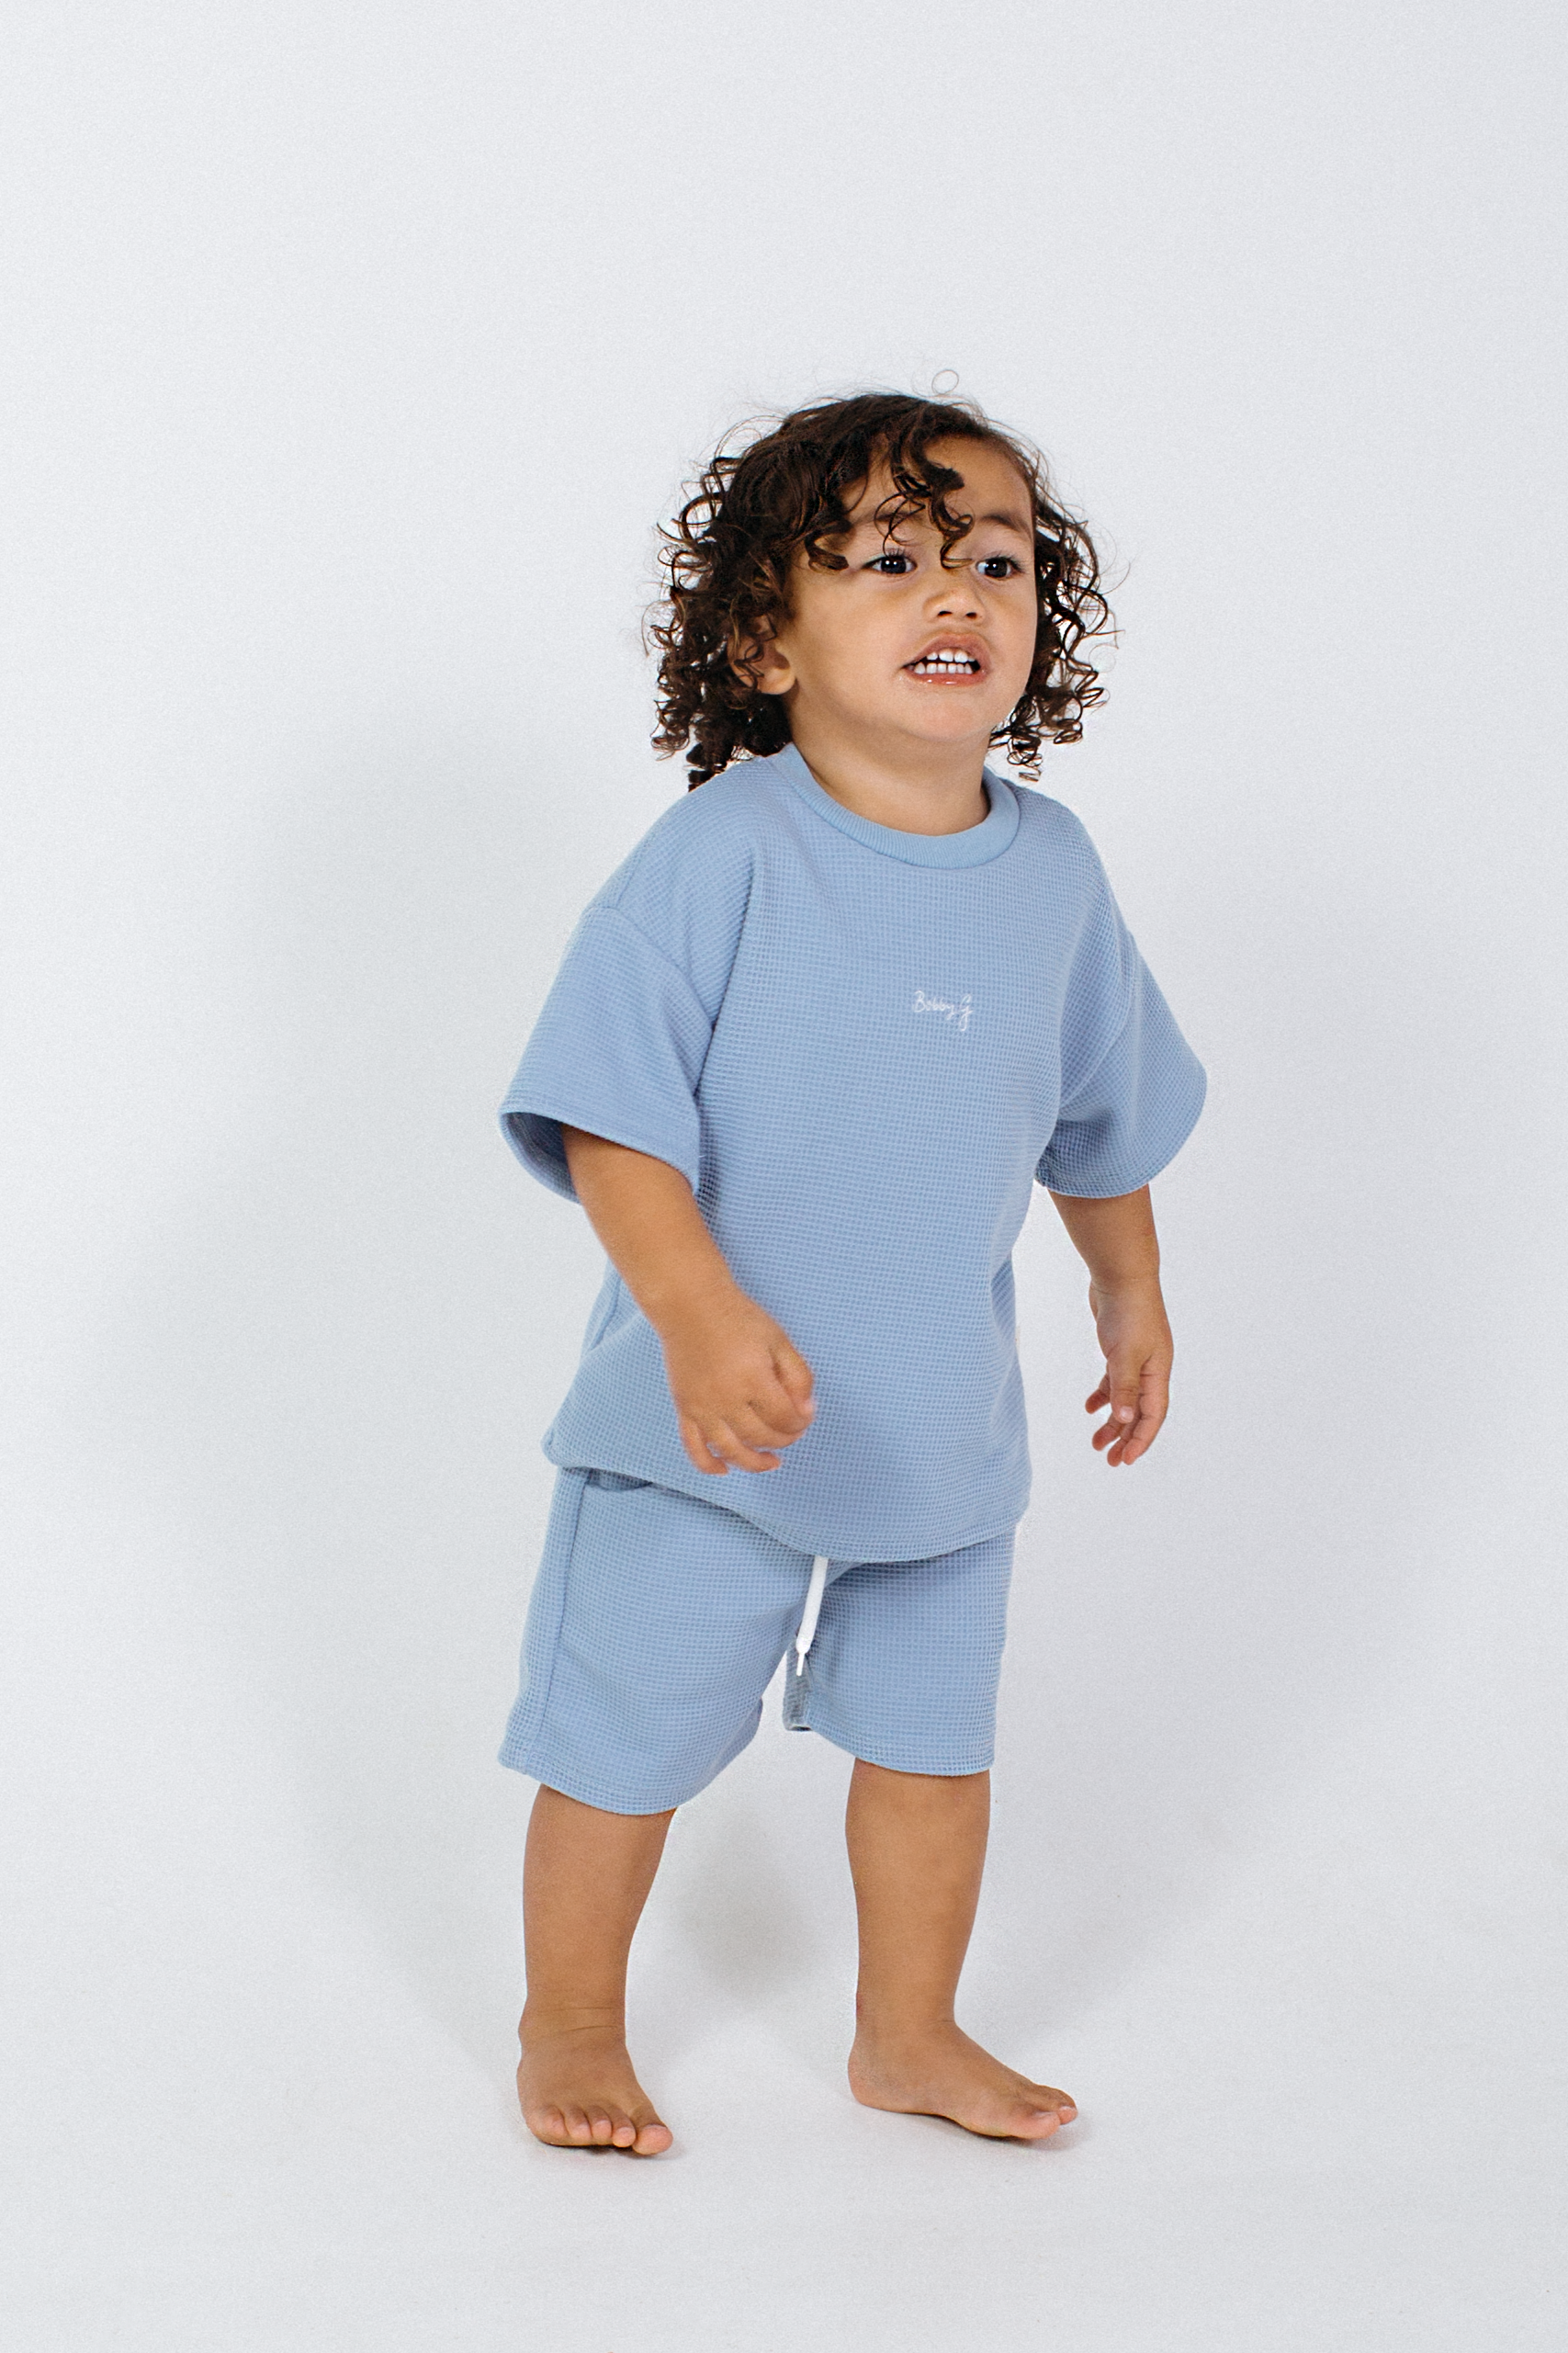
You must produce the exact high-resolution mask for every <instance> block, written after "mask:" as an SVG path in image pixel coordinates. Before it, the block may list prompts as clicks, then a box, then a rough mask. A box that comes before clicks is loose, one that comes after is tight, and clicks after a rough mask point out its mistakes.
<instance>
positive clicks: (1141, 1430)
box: [1122, 1390, 1170, 1463]
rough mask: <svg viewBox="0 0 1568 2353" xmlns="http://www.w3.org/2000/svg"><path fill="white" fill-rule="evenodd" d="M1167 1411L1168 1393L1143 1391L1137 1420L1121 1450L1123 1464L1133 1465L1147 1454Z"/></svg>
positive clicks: (1168, 1403)
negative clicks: (1142, 1455) (1140, 1456)
mask: <svg viewBox="0 0 1568 2353" xmlns="http://www.w3.org/2000/svg"><path fill="white" fill-rule="evenodd" d="M1169 1409H1170V1400H1169V1396H1168V1392H1165V1391H1159V1390H1156V1391H1154V1392H1152V1393H1151V1392H1148V1391H1145V1396H1144V1398H1143V1402H1142V1403H1141V1405H1140V1406H1139V1408H1138V1418H1137V1420H1136V1421H1135V1422H1134V1424H1133V1427H1132V1430H1131V1431H1130V1432H1129V1433H1128V1436H1127V1439H1126V1441H1125V1442H1124V1444H1123V1445H1122V1461H1123V1462H1124V1463H1135V1462H1136V1461H1137V1459H1138V1457H1139V1455H1140V1454H1147V1453H1148V1451H1149V1448H1150V1447H1151V1446H1152V1445H1153V1444H1154V1442H1155V1440H1156V1438H1157V1437H1158V1435H1159V1433H1160V1430H1161V1428H1162V1427H1163V1425H1164V1422H1165V1418H1166V1415H1167V1413H1168V1411H1169Z"/></svg>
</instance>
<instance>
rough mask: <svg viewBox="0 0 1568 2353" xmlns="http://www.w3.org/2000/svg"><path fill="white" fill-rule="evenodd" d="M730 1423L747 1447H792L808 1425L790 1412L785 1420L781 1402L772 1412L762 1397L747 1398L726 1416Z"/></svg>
mask: <svg viewBox="0 0 1568 2353" xmlns="http://www.w3.org/2000/svg"><path fill="white" fill-rule="evenodd" d="M729 1426H730V1428H731V1430H733V1431H734V1432H735V1434H736V1436H737V1437H738V1438H743V1439H744V1440H745V1442H746V1443H747V1445H748V1446H761V1447H766V1448H771V1447H774V1446H793V1445H794V1443H795V1440H796V1439H797V1438H798V1437H799V1436H800V1434H801V1432H802V1431H805V1430H807V1429H808V1428H809V1426H810V1425H809V1424H808V1423H807V1422H806V1421H804V1420H800V1419H799V1418H798V1417H797V1416H795V1415H794V1414H791V1415H789V1416H788V1418H787V1420H786V1418H785V1413H784V1407H783V1405H782V1404H780V1405H779V1406H777V1407H775V1408H773V1411H772V1412H770V1411H769V1409H768V1408H767V1406H766V1405H765V1404H764V1403H763V1401H762V1400H761V1398H758V1397H748V1398H747V1400H746V1402H745V1404H744V1405H743V1406H740V1407H739V1408H738V1409H737V1410H736V1411H735V1412H734V1413H732V1414H731V1415H730V1417H729Z"/></svg>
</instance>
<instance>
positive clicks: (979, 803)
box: [790, 710, 990, 833]
mask: <svg viewBox="0 0 1568 2353" xmlns="http://www.w3.org/2000/svg"><path fill="white" fill-rule="evenodd" d="M790 731H791V736H792V739H793V741H794V743H795V750H796V751H797V752H799V754H800V756H801V758H802V759H803V760H804V761H805V763H806V764H807V767H808V768H809V769H810V771H811V773H812V775H814V776H815V777H816V779H817V782H818V784H819V785H820V786H821V787H822V789H823V791H824V792H825V793H830V794H831V795H832V797H833V798H834V799H835V800H836V801H841V802H842V804H843V806H844V807H845V808H846V809H852V810H853V811H854V813H855V815H856V816H857V817H863V818H866V819H868V820H870V822H871V823H872V824H873V825H887V826H891V827H892V828H893V829H894V830H895V831H897V832H899V833H967V832H968V831H970V829H971V827H973V826H976V825H983V824H984V823H985V821H986V816H987V810H988V809H989V806H990V804H989V802H988V801H987V798H986V787H985V785H984V783H983V782H982V771H983V770H984V768H985V764H986V751H987V745H986V744H985V743H979V744H951V743H942V744H936V743H913V744H909V743H900V742H897V741H894V742H889V741H888V739H887V736H886V731H880V732H878V733H877V734H876V735H875V736H874V737H872V738H871V739H870V740H869V741H859V740H857V739H855V738H854V737H852V736H851V735H848V734H847V733H845V732H844V731H843V730H840V729H837V728H823V727H821V726H820V725H813V724H812V723H811V722H810V721H809V720H805V721H804V723H803V715H802V714H801V713H800V712H799V711H798V710H794V711H792V712H791V714H790Z"/></svg>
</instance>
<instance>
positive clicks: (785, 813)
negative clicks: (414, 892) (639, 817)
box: [502, 745, 1204, 1561]
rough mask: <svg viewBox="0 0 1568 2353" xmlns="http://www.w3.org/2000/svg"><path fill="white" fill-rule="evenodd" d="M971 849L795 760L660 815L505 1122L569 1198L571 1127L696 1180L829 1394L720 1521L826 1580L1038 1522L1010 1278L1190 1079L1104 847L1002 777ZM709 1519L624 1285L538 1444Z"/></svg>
mask: <svg viewBox="0 0 1568 2353" xmlns="http://www.w3.org/2000/svg"><path fill="white" fill-rule="evenodd" d="M986 786H987V796H988V798H989V802H990V809H989V814H988V815H987V818H986V820H985V821H984V823H982V824H980V825H977V826H975V827H973V828H972V829H971V830H969V831H966V832H962V833H949V834H936V835H932V834H921V833H904V832H899V831H894V830H893V829H892V828H890V827H887V826H883V825H874V824H873V823H871V822H870V820H867V819H865V818H862V817H858V816H856V815H855V814H854V813H853V812H852V810H849V809H845V808H843V807H842V806H841V804H840V803H839V802H838V801H836V800H834V799H833V798H831V797H830V795H829V794H828V793H826V792H824V791H823V789H822V788H821V786H819V785H818V783H817V781H816V779H815V778H814V777H813V776H812V775H811V772H810V770H809V769H808V768H807V765H806V763H805V761H804V760H803V759H802V758H801V756H800V754H799V753H798V752H796V751H795V748H794V747H793V745H792V746H789V747H787V748H786V749H785V750H784V751H783V752H778V753H775V754H774V755H773V757H772V758H771V759H766V760H749V761H746V762H743V763H741V764H739V765H738V766H736V767H734V768H731V769H728V770H727V771H726V773H725V774H724V775H721V776H717V777H715V778H714V779H713V780H712V781H711V782H709V783H708V784H705V785H704V786H701V787H700V789H699V790H697V791H696V792H694V793H691V794H688V795H687V796H686V797H685V798H683V799H682V800H681V801H679V802H677V803H676V804H675V806H674V807H673V808H671V809H667V810H666V811H665V813H664V815H663V816H662V817H660V819H659V820H658V821H657V822H656V823H655V824H654V825H653V826H652V827H651V828H650V830H649V832H648V833H647V834H646V835H645V836H644V838H643V840H642V841H641V843H639V844H638V845H637V848H636V849H635V850H634V851H633V852H632V854H631V855H630V856H629V857H628V858H627V859H626V861H625V863H624V864H623V865H621V866H620V867H619V868H617V870H616V872H615V874H614V875H612V876H611V877H610V879H609V881H608V882H607V883H606V884H605V885H604V888H603V889H602V890H601V891H600V892H599V893H598V895H597V897H596V898H595V899H593V900H592V904H591V905H590V906H589V908H588V909H587V911H586V912H585V913H584V915H583V917H582V919H581V922H580V923H579V924H578V927H577V930H576V932H575V933H573V936H572V938H571V941H570V945H569V946H568V948H567V952H566V956H565V957H564V959H563V961H562V964H561V967H560V971H559V973H558V977H557V979H556V981H555V985H554V987H553V988H552V989H551V990H550V993H549V996H548V998H547V1001H546V1003H545V1006H544V1009H543V1011H542V1012H541V1014H540V1016H539V1020H538V1023H537V1025H536V1028H535V1031H534V1034H533V1036H532V1037H531V1039H530V1040H529V1043H528V1046H527V1049H526V1051H525V1054H524V1057H523V1060H522V1064H521V1067H520V1068H519V1069H518V1072H517V1076H516V1078H515V1080H513V1085H512V1088H511V1091H510V1092H509V1093H508V1094H507V1097H506V1100H505V1103H503V1105H502V1125H503V1127H504V1129H505V1132H506V1135H507V1137H508V1139H509V1140H510V1142H511V1143H512V1145H513V1148H514V1149H515V1150H516V1152H517V1153H518V1155H519V1157H520V1158H521V1159H522V1160H523V1162H524V1164H525V1166H526V1167H527V1168H529V1169H530V1170H531V1171H533V1173H534V1174H535V1175H536V1176H538V1177H540V1178H541V1179H542V1180H543V1181H544V1182H545V1183H547V1185H550V1186H552V1187H553V1188H554V1189H555V1190H556V1191H557V1192H558V1193H565V1194H566V1195H567V1196H568V1197H569V1198H570V1197H572V1185H571V1179H570V1173H569V1171H568V1169H567V1165H566V1158H565V1152H564V1149H563V1146H562V1141H561V1126H562V1124H563V1123H564V1124H566V1125H568V1126H574V1127H581V1128H584V1129H586V1130H588V1131H589V1132H590V1133H592V1134H594V1135H598V1136H604V1137H609V1138H610V1139H611V1140H612V1141H613V1142H615V1143H619V1144H626V1145H629V1146H631V1147H632V1148H634V1149H635V1150H637V1151H640V1152H647V1153H650V1154H652V1155H653V1157H654V1158H655V1159H658V1160H666V1161H668V1162H669V1163H670V1164H671V1166H672V1167H674V1168H677V1169H679V1170H680V1171H682V1174H683V1175H684V1176H686V1178H687V1179H688V1180H689V1181H690V1182H691V1185H692V1187H693V1190H694V1193H695V1194H696V1198H697V1201H698V1204H699V1205H700V1206H701V1208H702V1211H703V1214H704V1216H705V1218H706V1220H707V1223H708V1226H709V1228H710V1230H711V1231H712V1233H713V1235H714V1238H715V1239H716V1242H717V1243H718V1246H719V1248H720V1250H722V1251H723V1253H724V1255H725V1258H726V1259H727V1261H728V1264H729V1266H730V1269H731V1271H732V1273H734V1275H735V1278H736V1281H737V1282H738V1283H739V1284H740V1285H741V1287H742V1288H743V1289H744V1290H746V1291H747V1292H749V1293H750V1295H751V1296H752V1297H753V1298H755V1299H757V1300H758V1301H760V1302H761V1305H762V1306H763V1307H765V1308H766V1309H767V1311H768V1313H769V1314H770V1315H772V1316H773V1317H774V1318H776V1320H777V1321H778V1322H779V1323H780V1324H781V1325H782V1326H783V1327H784V1330H785V1331H786V1332H788V1334H789V1336H790V1338H791V1340H792V1341H794V1343H795V1346H796V1348H798V1349H799V1351H800V1352H801V1354H802V1355H803V1356H804V1357H805V1358H806V1360H807V1363H808V1364H809V1365H810V1366H811V1368H812V1372H813V1374H814V1375H815V1379H816V1385H817V1386H816V1404H817V1411H816V1419H815V1420H814V1421H813V1422H812V1425H811V1427H810V1429H809V1430H808V1431H807V1432H806V1434H805V1436H804V1437H802V1438H800V1439H798V1440H796V1442H795V1444H794V1445H793V1446H791V1447H789V1448H788V1449H787V1450H786V1451H785V1453H784V1458H783V1460H782V1462H781V1464H780V1465H779V1467H778V1468H777V1469H776V1470H773V1471H757V1472H750V1471H737V1470H731V1471H730V1472H729V1473H728V1476H726V1477H725V1478H724V1480H723V1488H724V1506H725V1509H726V1510H730V1511H735V1512H739V1514H740V1515H741V1516H742V1517H743V1518H745V1519H747V1520H750V1522H753V1524H754V1525H755V1526H757V1527H759V1528H761V1529H762V1530H764V1531H766V1532H767V1533H769V1534H771V1535H773V1536H775V1537H777V1538H778V1539H779V1540H780V1541H781V1542H782V1543H784V1544H788V1545H791V1546H793V1547H795V1549H797V1550H799V1551H801V1552H804V1553H807V1554H817V1553H824V1554H828V1555H831V1556H832V1557H833V1558H835V1559H840V1558H844V1559H854V1560H858V1561H874V1560H883V1561H893V1560H897V1561H907V1560H913V1559H923V1558H928V1557H931V1556H932V1555H937V1554H940V1553H947V1552H951V1551H953V1550H955V1549H956V1548H958V1547H960V1546H963V1545H966V1544H975V1543H977V1542H979V1541H981V1540H982V1539H984V1538H987V1537H989V1536H992V1535H995V1534H997V1533H1000V1532H1001V1531H1003V1530H1004V1529H1008V1528H1011V1527H1013V1526H1014V1525H1015V1524H1016V1522H1018V1520H1019V1519H1020V1518H1021V1515H1022V1513H1023V1510H1024V1508H1025V1506H1026V1504H1027V1502H1028V1500H1029V1449H1028V1439H1027V1432H1026V1429H1025V1421H1024V1405H1023V1386H1022V1382H1021V1376H1020V1373H1019V1366H1018V1355H1017V1347H1016V1341H1015V1334H1014V1312H1013V1274H1012V1261H1011V1255H1010V1254H1011V1250H1012V1246H1013V1243H1014V1241H1015V1240H1016V1239H1017V1237H1018V1234H1019V1230H1020V1228H1021V1226H1022V1223H1023V1219H1024V1216H1025V1213H1026V1212H1027V1210H1028V1207H1029V1202H1030V1197H1031V1193H1030V1188H1031V1184H1032V1182H1033V1181H1034V1180H1036V1179H1038V1181H1039V1182H1041V1183H1042V1184H1044V1185H1048V1186H1049V1187H1050V1188H1051V1189H1052V1190H1053V1191H1054V1192H1056V1193H1077V1194H1086V1195H1100V1196H1103V1195H1111V1194H1116V1193H1134V1192H1136V1191H1137V1190H1138V1189H1139V1188H1140V1187H1141V1186H1142V1185H1145V1184H1146V1183H1147V1182H1148V1181H1149V1180H1150V1178H1151V1177H1153V1176H1155V1175H1156V1174H1157V1172H1158V1171H1160V1170H1161V1169H1163V1168H1164V1167H1165V1166H1166V1164H1167V1163H1168V1161H1169V1160H1171V1159H1172V1158H1173V1157H1174V1155H1175V1153H1176V1152H1177V1151H1178V1150H1179V1148H1180V1146H1181V1145H1182V1143H1183V1142H1184V1141H1185V1139H1186V1137H1187V1136H1188V1135H1189V1134H1190V1130H1191V1128H1192V1126H1193V1125H1194V1123H1195V1122H1196V1120H1197V1117H1198V1114H1199V1112H1200V1111H1201V1107H1202V1102H1203V1091H1204V1077H1203V1071H1202V1069H1201V1065H1200V1064H1199V1062H1198V1060H1197V1058H1196V1057H1195V1056H1194V1055H1193V1053H1192V1051H1191V1049H1190V1046H1188V1045H1187V1043H1186V1041H1185V1039H1184V1038H1183V1037H1182V1035H1181V1034H1180V1032H1179V1029H1178V1028H1177V1026H1176V1023H1175V1021H1174V1020H1173V1018H1172V1016H1171V1013H1170V1011H1169V1009H1168V1006H1167V1004H1166V1001H1165V999H1164V998H1163V997H1162V996H1161V994H1160V992H1159V990H1158V988H1157V987H1156V983H1155V981H1154V979H1153V977H1152V976H1151V974H1150V973H1149V971H1148V968H1147V967H1146V966H1145V963H1144V960H1143V958H1142V956H1140V955H1139V953H1138V949H1137V946H1136V945H1135V943H1134V939H1133V937H1132V934H1131V933H1130V932H1129V931H1128V930H1127V927H1126V925H1125V923H1124V922H1123V921H1122V915H1121V912H1120V911H1119V909H1118V908H1117V905H1116V901H1115V899H1113V897H1112V896H1111V888H1110V885H1109V883H1108V882H1107V880H1106V877H1105V872H1104V868H1103V867H1102V865H1100V858H1099V855H1098V854H1097V853H1096V851H1095V848H1094V845H1093V843H1091V842H1090V840H1089V835H1088V833H1087V832H1086V831H1085V830H1084V827H1083V826H1082V824H1081V823H1080V822H1079V820H1078V819H1077V818H1076V817H1075V816H1074V815H1073V814H1072V812H1071V811H1070V810H1069V809H1066V808H1064V807H1063V806H1062V804H1061V803H1060V802H1059V801H1055V800H1053V799H1051V798H1048V797H1047V796H1046V795H1045V794H1043V793H1036V792H1031V791H1028V790H1025V789H1023V788H1021V787H1020V786H1013V785H1010V784H1009V783H1008V782H1007V781H1006V780H1005V779H1003V778H1001V777H999V776H997V775H992V774H991V772H990V771H989V770H987V775H986ZM545 1451H546V1453H547V1454H548V1455H549V1457H550V1459H551V1460H552V1461H553V1462H555V1463H557V1464H558V1465H561V1466H563V1467H570V1468H597V1469H601V1470H608V1471H616V1472H620V1473H622V1474H623V1475H625V1476H630V1477H635V1478H643V1479H649V1480H651V1481H654V1482H656V1483H657V1484H658V1485H659V1486H661V1487H664V1488H673V1489H677V1490H680V1491H683V1492H685V1493H687V1494H689V1495H694V1496H702V1497H703V1498H704V1499H707V1498H709V1497H711V1496H712V1493H713V1488H714V1484H715V1483H714V1482H713V1481H712V1480H710V1479H709V1478H707V1477H705V1476H704V1474H703V1473H702V1472H701V1471H699V1470H697V1469H696V1467H695V1466H694V1464H693V1463H692V1462H691V1460H690V1459H689V1457H688V1456H687V1454H686V1452H685V1449H684V1447H683V1446H682V1443H681V1439H680V1433H679V1431H678V1429H677V1426H676V1419H675V1410H674V1407H673V1405H672V1403H671V1397H670V1392H669V1388H668V1386H667V1385H666V1382H665V1377H664V1364H663V1357H662V1353H661V1352H660V1344H659V1339H658V1335H657V1334H656V1333H655V1332H654V1330H653V1329H652V1327H651V1326H650V1325H649V1323H648V1321H647V1319H646V1318H645V1317H644V1316H643V1315H642V1313H641V1311H640V1310H639V1309H638V1307H637V1305H636V1303H635V1301H634V1300H633V1299H632V1297H631V1295H630V1294H629V1293H628V1291H627V1290H626V1285H625V1284H623V1283H622V1282H621V1280H620V1277H619V1276H618V1274H617V1273H615V1269H614V1267H611V1268H610V1269H609V1270H608V1272H607V1273H606V1276H605V1280H604V1288H603V1290H602V1291H601V1293H600V1295H599V1298H598V1301H597V1303H596V1305H595V1307H594V1308H593V1311H592V1317H591V1318H590V1322H589V1327H588V1333H587V1338H586V1340H585V1342H584V1346H583V1353H582V1359H581V1365H580V1367H579V1370H578V1374H577V1377H576V1379H575V1381H574V1382H573V1384H572V1386H571V1389H570V1394H569V1395H568V1397H567V1398H566V1400H565V1402H564V1404H563V1405H562V1407H561V1408H560V1411H559V1412H558V1415H557V1416H556V1419H555V1420H554V1421H553V1422H552V1424H551V1426H550V1429H549V1431H548V1432H547V1436H546V1440H545Z"/></svg>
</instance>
